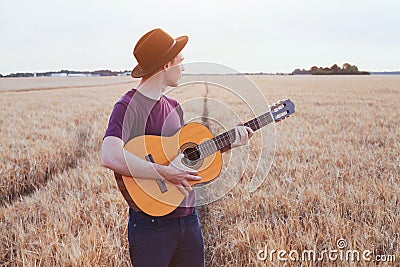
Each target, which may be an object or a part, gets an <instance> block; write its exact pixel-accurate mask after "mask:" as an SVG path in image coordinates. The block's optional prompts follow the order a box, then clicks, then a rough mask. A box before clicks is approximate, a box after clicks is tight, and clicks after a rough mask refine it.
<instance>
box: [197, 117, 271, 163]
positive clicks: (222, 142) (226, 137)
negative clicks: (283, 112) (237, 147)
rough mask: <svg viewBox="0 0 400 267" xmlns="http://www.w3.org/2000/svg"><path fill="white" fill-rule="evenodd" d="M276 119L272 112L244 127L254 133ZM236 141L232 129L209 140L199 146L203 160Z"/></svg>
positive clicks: (247, 123)
mask: <svg viewBox="0 0 400 267" xmlns="http://www.w3.org/2000/svg"><path fill="white" fill-rule="evenodd" d="M273 121H274V118H273V117H272V115H271V113H270V112H267V113H264V114H262V115H260V116H258V117H257V118H254V119H252V120H250V121H248V122H246V123H244V126H247V127H250V128H251V129H252V130H253V131H257V130H258V129H260V128H262V127H264V126H266V125H268V124H270V123H272V122H273ZM234 141H235V129H231V130H229V131H227V132H224V133H222V134H220V135H217V136H215V137H214V138H212V139H210V140H207V141H205V142H203V143H201V144H199V145H198V146H197V148H198V150H199V151H200V154H201V158H205V157H208V156H209V155H211V154H213V153H215V152H217V151H218V150H220V149H222V148H224V147H227V146H229V145H231V144H232V143H233V142H234Z"/></svg>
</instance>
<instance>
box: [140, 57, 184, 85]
mask: <svg viewBox="0 0 400 267" xmlns="http://www.w3.org/2000/svg"><path fill="white" fill-rule="evenodd" d="M178 55H179V54H178ZM178 55H176V56H175V57H174V58H173V59H171V60H170V61H168V62H167V63H165V64H168V63H170V62H171V63H172V64H174V63H175V61H176V60H177V58H178ZM165 64H164V65H165ZM164 65H162V66H161V67H159V68H158V69H156V70H155V71H153V72H151V73H149V74H147V75H145V76H143V77H142V79H145V80H146V79H148V78H150V77H151V76H153V75H154V74H156V73H157V72H159V71H161V70H162V69H163V68H164Z"/></svg>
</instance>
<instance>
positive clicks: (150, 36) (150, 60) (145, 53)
mask: <svg viewBox="0 0 400 267" xmlns="http://www.w3.org/2000/svg"><path fill="white" fill-rule="evenodd" d="M188 39H189V37H187V36H180V37H178V38H176V39H174V38H172V37H171V36H170V35H169V34H168V33H166V32H165V31H163V30H162V29H160V28H157V29H154V30H151V31H149V32H148V33H146V34H145V35H143V36H142V37H141V38H140V39H139V41H138V42H137V44H136V46H135V48H134V49H133V55H134V56H135V58H136V60H137V62H138V65H137V66H136V67H135V68H134V69H133V70H132V72H131V76H132V77H134V78H140V77H143V76H146V75H147V74H150V73H152V72H154V71H156V70H157V69H158V68H160V67H162V66H163V65H164V64H166V63H168V61H170V60H171V59H173V58H175V57H176V56H177V55H178V54H179V52H180V51H181V50H182V49H183V48H184V47H185V45H186V43H187V42H188Z"/></svg>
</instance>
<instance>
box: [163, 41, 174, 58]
mask: <svg viewBox="0 0 400 267" xmlns="http://www.w3.org/2000/svg"><path fill="white" fill-rule="evenodd" d="M175 44H176V40H175V39H174V42H173V43H172V45H171V46H170V47H169V48H168V50H167V51H165V52H164V54H163V55H162V56H163V57H164V56H166V55H167V54H168V53H169V52H170V51H171V50H172V48H174V46H175Z"/></svg>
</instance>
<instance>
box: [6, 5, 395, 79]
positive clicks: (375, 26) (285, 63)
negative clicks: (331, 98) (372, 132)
mask: <svg viewBox="0 0 400 267" xmlns="http://www.w3.org/2000/svg"><path fill="white" fill-rule="evenodd" d="M0 1H1V5H0V32H1V37H0V38H1V42H0V73H1V74H3V75H6V74H10V73H15V72H44V71H59V70H61V69H68V70H82V71H83V70H89V71H91V70H99V69H110V70H117V71H119V70H131V69H132V68H133V67H134V66H135V65H136V60H135V58H134V57H133V54H132V51H133V47H134V46H135V43H136V42H137V41H138V40H139V38H140V37H141V36H142V35H143V34H145V33H146V32H148V31H150V30H152V29H154V28H158V27H160V28H162V29H164V30H165V31H166V32H168V33H169V34H170V35H171V36H173V37H178V36H181V35H188V36H189V42H188V44H187V46H186V47H185V48H184V50H183V55H184V57H185V62H212V63H218V64H222V65H226V66H228V67H229V68H233V69H235V70H237V71H239V72H269V73H276V72H284V73H287V72H291V71H293V70H294V69H295V68H300V69H302V68H305V69H309V68H310V67H311V66H314V65H316V66H324V67H330V66H332V65H333V64H338V65H339V66H341V65H342V64H343V63H345V62H348V63H350V64H355V65H357V66H358V67H359V69H360V70H368V71H391V70H400V16H399V15H398V14H399V10H400V1H398V0H382V1H377V0H374V1H370V0H363V1H358V0H336V1H316V0H303V1H291V0H281V1H277V0H276V1H269V0H264V1H256V0H247V1H243V0H242V1H234V0H231V1H225V0H221V1H218V0H202V1H189V0H186V1H180V0H179V1H174V0H171V1H165V0H164V1H152V0H144V1H138V0H114V1H110V0H108V1H104V0H69V1H58V0H35V1H31V0H25V1H22V0H13V1H5V0H0Z"/></svg>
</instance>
